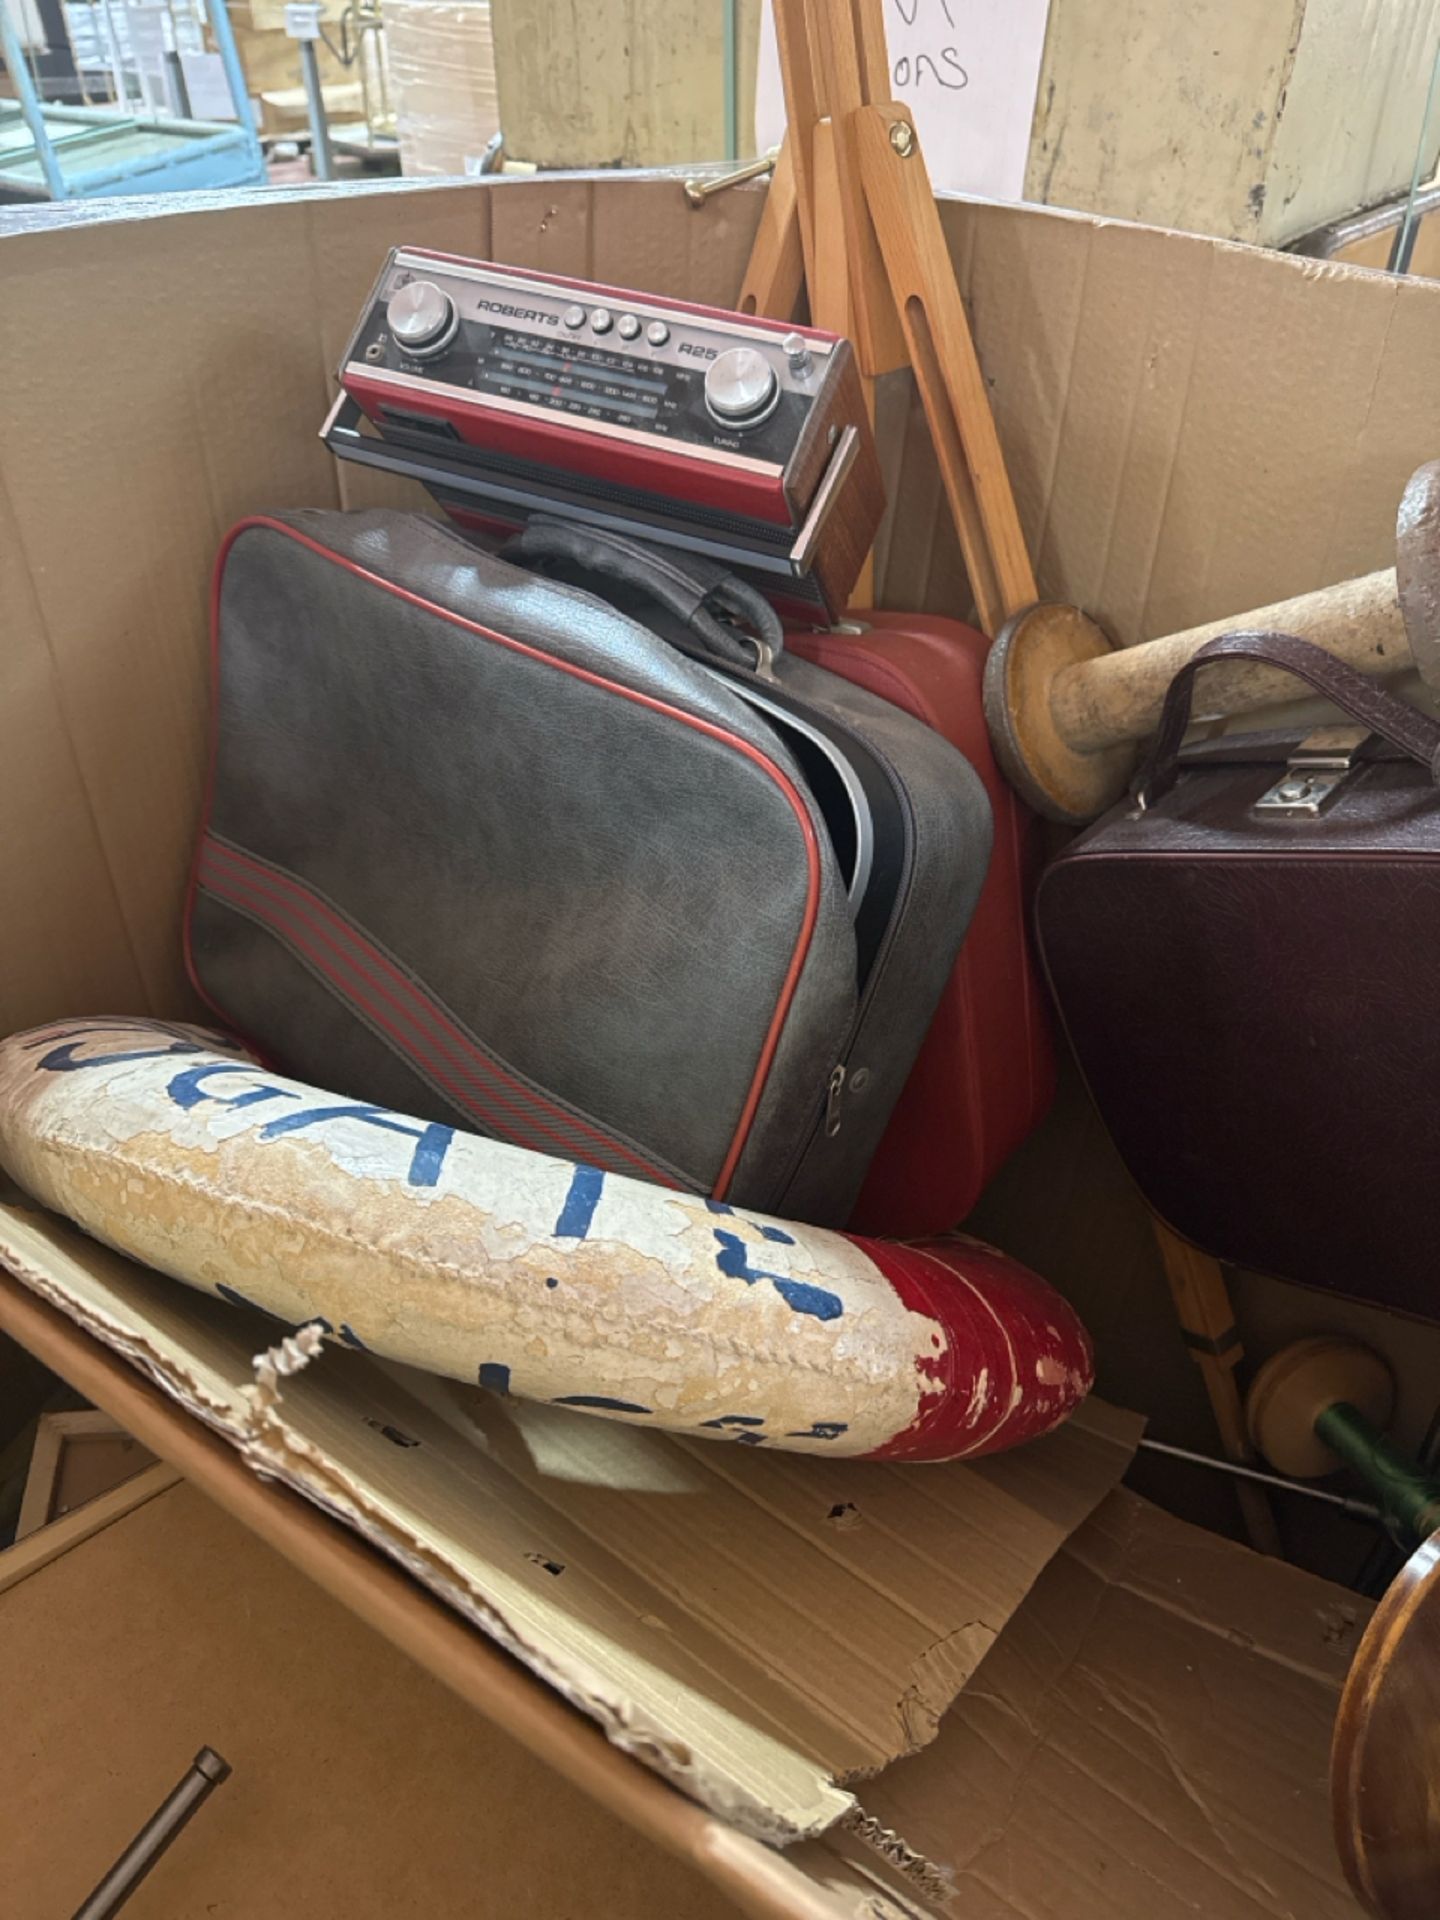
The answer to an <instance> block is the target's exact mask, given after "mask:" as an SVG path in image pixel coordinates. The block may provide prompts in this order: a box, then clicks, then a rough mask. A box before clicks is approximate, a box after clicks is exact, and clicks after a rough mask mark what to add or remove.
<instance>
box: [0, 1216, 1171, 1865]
mask: <svg viewBox="0 0 1440 1920" xmlns="http://www.w3.org/2000/svg"><path fill="white" fill-rule="evenodd" d="M0 1259H3V1261H4V1262H5V1264H6V1265H7V1266H8V1267H9V1268H10V1269H11V1270H12V1271H13V1272H14V1273H15V1274H16V1275H17V1276H18V1277H19V1278H21V1279H22V1280H24V1281H25V1282H26V1283H27V1284H28V1285H29V1286H31V1287H32V1288H34V1289H35V1291H37V1292H38V1293H40V1294H41V1295H42V1296H43V1297H44V1298H45V1299H47V1300H48V1301H50V1302H51V1304H52V1305H55V1306H57V1307H59V1308H60V1309H61V1310H62V1311H64V1312H65V1313H67V1314H68V1315H70V1317H71V1318H73V1319H75V1320H77V1321H78V1322H79V1323H80V1324H81V1325H82V1326H84V1327H85V1328H86V1329H87V1330H88V1331H90V1332H92V1333H94V1334H95V1335H96V1336H97V1337H98V1338H100V1339H101V1340H103V1341H104V1342H106V1344H108V1345H110V1346H112V1347H114V1348H116V1349H117V1350H118V1351H120V1352H121V1353H123V1354H125V1355H126V1357H128V1358H129V1359H131V1360H132V1361H133V1362H134V1363H135V1364H137V1365H139V1366H140V1367H141V1368H142V1369H143V1370H144V1371H145V1372H146V1373H147V1374H148V1375H149V1376H150V1377H151V1378H152V1379H154V1380H155V1381H157V1382H158V1383H159V1384H160V1385H161V1386H163V1387H164V1388H165V1389H166V1391H168V1392H169V1393H170V1394H171V1395H173V1397H174V1398H175V1399H177V1400H178V1401H179V1402H180V1403H181V1404H182V1405H183V1406H185V1407H186V1408H187V1409H188V1410H189V1411H191V1412H193V1413H194V1414H196V1415H197V1416H198V1417H199V1418H200V1419H202V1420H205V1421H206V1422H208V1423H209V1424H210V1425H211V1426H213V1427H215V1428H217V1429H218V1430H219V1431H221V1432H222V1433H224V1434H225V1435H226V1436H227V1437H228V1438H229V1439H231V1440H232V1441H233V1442H234V1443H235V1444H237V1445H238V1446H239V1447H240V1448H241V1449H242V1451H243V1453H244V1455H245V1457H246V1459H247V1460H248V1461H249V1462H250V1464H251V1465H252V1466H254V1467H255V1468H256V1469H257V1470H258V1471H260V1472H262V1473H266V1474H269V1475H272V1476H274V1477H275V1478H277V1479H280V1480H283V1481H284V1482H286V1483H287V1484H288V1485H290V1486H292V1487H294V1488H296V1489H297V1490H298V1491H300V1492H301V1493H303V1494H305V1495H306V1496H307V1497H308V1498H310V1499H312V1500H314V1501H315V1502H316V1503H317V1504H319V1505H321V1506H322V1507H324V1508H326V1509H327V1510H328V1511H329V1512H331V1513H333V1514H335V1515H336V1516H337V1517H339V1518H340V1519H342V1520H344V1521H346V1522H347V1523H348V1524H350V1525H351V1526H353V1527H355V1528H356V1529H357V1530H358V1531H360V1532H361V1533H362V1534H364V1535H365V1537H366V1538H367V1539H369V1540H371V1541H372V1542H373V1543H374V1544H375V1545H377V1546H379V1547H380V1548H382V1549H383V1550H384V1551H385V1552H386V1553H388V1554H390V1555H391V1556H392V1557H393V1558H395V1559H397V1560H399V1561H400V1562H401V1563H402V1564H403V1565H404V1566H406V1567H407V1568H408V1569H409V1570H410V1571H411V1572H412V1573H413V1574H414V1575H415V1576H416V1577H417V1578H418V1579H420V1580H421V1581H423V1582H424V1583H425V1584H426V1585H427V1586H429V1587H430V1588H431V1589H432V1590H433V1591H435V1592H436V1593H438V1594H439V1595H440V1596H441V1597H442V1598H443V1599H445V1600H446V1601H447V1602H449V1604H451V1605H452V1606H454V1607H455V1608H457V1609H458V1610H459V1611H460V1612H462V1613H463V1614H465V1616H466V1617H467V1618H469V1619H471V1620H472V1621H474V1623H475V1624H476V1625H477V1626H479V1627H481V1628H482V1629H483V1630H484V1631H485V1632H486V1633H487V1634H489V1635H490V1636H491V1637H492V1638H494V1639H496V1640H498V1641H499V1642H500V1643H501V1644H502V1645H504V1646H505V1647H507V1648H508V1649H509V1650H510V1651H511V1652H512V1653H514V1654H515V1655H516V1656H517V1657H518V1658H519V1659H521V1660H522V1661H523V1662H524V1663H525V1664H526V1665H527V1666H529V1667H530V1668H531V1669H532V1670H533V1671H534V1672H536V1673H538V1674H539V1675H540V1676H541V1677H542V1678H543V1679H545V1680H546V1681H547V1682H548V1683H549V1684H550V1685H552V1686H553V1687H555V1688H556V1689H557V1690H558V1691H560V1692H561V1693H562V1694H564V1695H565V1697H566V1698H567V1699H569V1700H571V1701H572V1702H573V1703H574V1704H575V1705H577V1706H579V1707H581V1708H582V1709H583V1710H584V1711H585V1712H587V1713H589V1714H590V1715H591V1716H592V1717H593V1718H595V1719H596V1720H597V1721H599V1722H600V1724H601V1725H602V1726H603V1727H604V1729H605V1731H606V1732H607V1734H608V1735H609V1737H610V1738H611V1739H612V1740H614V1741H615V1742H616V1744H617V1745H619V1746H621V1747H623V1748H625V1749H626V1750H627V1751H630V1752H632V1753H634V1754H636V1755H637V1756H638V1757H639V1758H641V1759H643V1760H645V1761H647V1762H648V1763H649V1764H650V1765H652V1766H654V1767H655V1768H657V1769H658V1770H659V1771H660V1772H662V1773H663V1774H664V1775H665V1776H666V1777H667V1778H669V1779H671V1780H672V1781H674V1782H675V1783H676V1784H677V1785H679V1786H680V1787H682V1788H683V1789H684V1790H685V1791H686V1792H688V1793H690V1794H691V1795H692V1796H693V1797H694V1798H696V1799H697V1800H699V1801H700V1802H702V1804H704V1805H706V1806H708V1807H710V1808H712V1809H713V1810H714V1811H716V1812H717V1813H720V1814H721V1815H722V1816H723V1817H725V1818H726V1819H728V1820H730V1821H731V1822H732V1823H733V1824H734V1825H736V1826H737V1827H739V1828H740V1829H741V1830H742V1831H745V1832H748V1833H752V1834H754V1835H756V1836H758V1837H760V1838H764V1839H767V1840H771V1841H773V1842H779V1843H782V1844H783V1843H784V1842H786V1841H789V1840H793V1839H796V1838H799V1837H803V1836H805V1835H809V1834H815V1833H819V1832H821V1831H823V1830H825V1829H826V1828H827V1827H829V1826H831V1825H832V1824H834V1823H835V1822H836V1821H838V1820H841V1819H851V1820H856V1819H860V1818H862V1817H861V1816H859V1815H858V1813H857V1812H856V1810H855V1808H854V1802H853V1799H852V1796H851V1795H850V1794H849V1793H848V1792H847V1791H845V1787H846V1783H848V1782H853V1781H854V1780H856V1779H859V1778H865V1777H869V1776H871V1775H873V1774H875V1773H877V1772H879V1771H880V1770H881V1769H882V1768H884V1767H886V1766H887V1765H888V1764H889V1763H890V1762H891V1761H893V1760H895V1759H896V1758H897V1757H899V1756H900V1755H902V1754H905V1753H909V1752H912V1751H914V1750H915V1749H917V1748H918V1747H920V1746H922V1745H924V1744H925V1743H926V1742H927V1741H929V1740H931V1739H932V1738H933V1737H934V1735H935V1732H936V1729H937V1727H938V1726H939V1723H940V1718H941V1715H942V1714H943V1713H944V1711H945V1709H946V1707H947V1706H948V1705H949V1704H950V1702H951V1701H952V1700H953V1699H954V1697H955V1695H956V1693H957V1692H958V1691H959V1689H960V1688H962V1687H963V1686H964V1684H965V1682H966V1681H967V1680H968V1679H969V1677H970V1675H971V1674H972V1673H973V1672H974V1671H975V1668H976V1667H977V1666H978V1665H979V1663H980V1661H981V1659H982V1658H983V1657H984V1655H985V1653H986V1651H987V1650H988V1649H989V1647H990V1646H991V1645H992V1644H993V1643H994V1641H995V1639H996V1637H997V1636H998V1634H999V1633H1000V1632H1001V1631H1002V1629H1003V1628H1004V1627H1005V1625H1006V1622H1007V1621H1008V1620H1009V1618H1010V1616H1011V1615H1012V1614H1013V1613H1014V1611H1015V1609H1016V1607H1017V1606H1019V1604H1020V1602H1021V1601H1022V1600H1023V1598H1024V1596H1025V1594H1026V1593H1027V1591H1028V1590H1029V1588H1030V1586H1031V1584H1032V1583H1033V1581H1034V1580H1035V1578H1036V1576H1037V1575H1038V1574H1039V1573H1040V1572H1041V1570H1042V1569H1043V1568H1044V1566H1045V1564H1046V1562H1047V1561H1048V1560H1049V1559H1050V1558H1051V1556H1052V1555H1053V1554H1054V1553H1055V1551H1056V1550H1057V1549H1058V1548H1059V1547H1060V1546H1061V1544H1062V1543H1063V1542H1064V1540H1065V1539H1066V1537H1067V1536H1068V1535H1069V1533H1071V1532H1072V1531H1073V1529H1074V1528H1075V1527H1077V1526H1078V1525H1080V1524H1081V1522H1082V1521H1083V1520H1084V1519H1085V1518H1086V1516H1087V1515H1088V1514H1089V1513H1090V1512H1091V1511H1092V1510H1093V1509H1094V1507H1095V1505H1096V1503H1097V1502H1098V1501H1099V1500H1100V1499H1101V1498H1103V1496H1104V1494H1105V1493H1106V1492H1107V1491H1108V1490H1109V1489H1110V1488H1111V1487H1113V1486H1114V1485H1115V1483H1116V1482H1117V1480H1118V1479H1119V1477H1120V1475H1121V1473H1122V1472H1123V1471H1124V1468H1125V1466H1126V1464H1127V1462H1128V1460H1129V1458H1130V1454H1131V1451H1132V1448H1133V1444H1134V1440H1135V1438H1136V1437H1137V1436H1138V1432H1139V1424H1140V1423H1139V1422H1138V1420H1136V1419H1135V1418H1134V1417H1133V1416H1130V1415H1125V1414H1118V1413H1116V1412H1115V1411H1114V1410H1112V1409H1110V1408H1107V1407H1105V1406H1103V1405H1100V1404H1098V1403H1092V1404H1091V1405H1089V1406H1087V1407H1086V1408H1083V1409H1082V1410H1081V1412H1080V1414H1079V1415H1077V1416H1076V1417H1075V1418H1074V1419H1073V1420H1072V1421H1071V1422H1070V1424H1069V1425H1068V1426H1067V1427H1065V1428H1063V1429H1062V1430H1061V1431H1059V1432H1058V1433H1056V1434H1053V1435H1051V1436H1050V1437H1049V1438H1048V1439H1046V1440H1043V1441H1040V1442H1038V1443H1036V1444H1035V1445H1033V1446H1031V1447H1028V1448H1026V1449H1024V1450H1023V1451H1022V1452H1019V1453H1016V1454H1009V1455H999V1456H996V1457H994V1458H991V1459H988V1460H985V1461H983V1462H979V1463H977V1464H976V1465H974V1466H964V1465H959V1464H957V1465H954V1466H948V1467H935V1466H891V1465H885V1464H882V1463H875V1462H843V1461H824V1460H811V1459H808V1458H806V1459H800V1458H798V1457H796V1458H790V1457H786V1456H782V1455H764V1454H761V1453H759V1452H758V1451H757V1450H755V1449H751V1448H746V1447H741V1446H737V1445H733V1444H731V1445H727V1444H725V1443H722V1442H714V1443H711V1444H710V1445H708V1446H707V1445H706V1444H704V1443H700V1442H686V1441H680V1440H676V1439H674V1438H672V1437H670V1436H667V1435H664V1434H659V1433H651V1432H645V1431H642V1430H639V1429H636V1428H632V1427H626V1426H622V1425H619V1424H613V1423H608V1422H603V1421H599V1420H595V1419H591V1418H589V1417H587V1416H585V1415H581V1414H571V1413H567V1412H564V1411H562V1410H559V1409H556V1408H551V1407H541V1406H535V1405H527V1404H524V1403H521V1402H515V1401H507V1400H502V1399H500V1398H498V1397H496V1396H495V1395H493V1394H489V1393H487V1392H484V1391H482V1390H481V1389H479V1388H473V1389H472V1388H466V1387H463V1386H460V1385H457V1384H456V1383H454V1382H449V1381H441V1380H438V1379H436V1378H433V1377H432V1376H429V1375H425V1374H421V1373H418V1372H416V1371H414V1370H412V1369H409V1368H400V1367H390V1366H384V1367H382V1366H380V1365H377V1364H376V1363H375V1362H374V1361H373V1360H371V1359H369V1358H367V1357H366V1356H365V1355H363V1354H360V1353H356V1352H353V1351H350V1350H348V1349H347V1348H344V1347H342V1346H340V1345H338V1344H336V1343H335V1342H333V1341H330V1340H325V1339H323V1338H322V1337H321V1335H320V1333H319V1331H318V1330H317V1329H314V1328H309V1329H305V1330H303V1331H302V1332H300V1333H299V1334H297V1335H292V1336H290V1337H289V1338H284V1339H282V1340H281V1341H280V1344H279V1345H278V1346H277V1345H275V1342H276V1337H277V1327H276V1324H275V1323H274V1322H273V1321H269V1320H266V1319H264V1318H263V1317H262V1316H260V1315H258V1314H256V1315H252V1314H248V1313H246V1312H245V1311H243V1310H241V1309H238V1308H234V1307H230V1306H226V1305H223V1304H221V1303H220V1302H218V1301H217V1302H211V1301H210V1300H208V1299H206V1298H205V1297H204V1296H203V1295H200V1294H197V1293H194V1292H192V1291H191V1290H189V1289H186V1288H181V1287H176V1286H175V1285H173V1284H172V1283H171V1282H169V1281H166V1280H163V1279H161V1278H160V1277H159V1276H157V1275H155V1274H153V1273H150V1272H148V1271H147V1270H146V1269H144V1268H141V1267H138V1266H136V1265H134V1264H133V1263H132V1262H130V1261H127V1260H124V1259H121V1258H120V1257H119V1256H118V1255H115V1254H112V1253H109V1252H107V1251H105V1250H104V1249H102V1248H101V1247H99V1246H98V1245H96V1244H95V1243H94V1242H92V1241H90V1240H88V1239H86V1237H85V1236H84V1235H82V1234H80V1233H79V1232H77V1231H76V1230H75V1229H73V1228H71V1227H68V1226H66V1225H65V1224H63V1223H62V1222H60V1221H58V1220H56V1219H55V1218H53V1217H52V1216H49V1215H46V1214H42V1213H39V1212H32V1211H26V1210H23V1209H21V1208H19V1207H5V1208H0ZM267 1348H273V1351H270V1352H268V1353H267V1352H266V1349H267ZM257 1353H259V1354H260V1356H261V1358H260V1362H259V1365H258V1378H257V1369H256V1365H255V1361H254V1356H255V1355H256V1354H257Z"/></svg>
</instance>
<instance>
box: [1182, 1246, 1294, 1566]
mask: <svg viewBox="0 0 1440 1920" xmlns="http://www.w3.org/2000/svg"><path fill="white" fill-rule="evenodd" d="M1150 1224H1151V1226H1152V1228H1153V1229H1154V1232H1155V1240H1156V1244H1157V1245H1158V1246H1159V1248H1160V1258H1161V1259H1162V1260H1163V1261H1164V1263H1165V1278H1166V1279H1167V1280H1168V1281H1169V1283H1170V1298H1171V1299H1172V1300H1173V1301H1174V1303H1175V1317H1176V1319H1177V1320H1178V1321H1179V1322H1180V1330H1181V1332H1182V1333H1183V1334H1184V1335H1185V1344H1186V1345H1187V1346H1188V1347H1189V1349H1190V1353H1191V1358H1192V1359H1193V1360H1194V1362H1195V1364H1196V1366H1198V1367H1199V1369H1200V1377H1201V1379H1202V1380H1203V1381H1204V1382H1205V1391H1206V1393H1207V1394H1208V1395H1209V1397H1210V1410H1211V1412H1212V1413H1213V1414H1214V1416H1215V1425H1216V1428H1217V1429H1218V1431H1219V1434H1220V1444H1221V1446H1222V1448H1223V1449H1224V1453H1225V1457H1226V1459H1227V1460H1233V1461H1235V1463H1236V1464H1237V1465H1238V1466H1253V1465H1254V1464H1255V1450H1254V1448H1253V1447H1252V1446H1251V1445H1250V1436H1249V1433H1248V1432H1247V1431H1246V1427H1245V1408H1244V1403H1243V1402H1242V1400H1241V1398H1240V1389H1239V1387H1238V1386H1237V1385H1236V1384H1235V1368H1236V1367H1237V1366H1238V1364H1239V1363H1240V1361H1241V1360H1243V1359H1244V1357H1245V1350H1244V1348H1243V1347H1242V1346H1241V1345H1240V1335H1239V1333H1238V1332H1237V1331H1236V1327H1235V1313H1234V1309H1233V1308H1232V1306H1231V1304H1230V1289H1229V1288H1228V1287H1227V1286H1226V1284H1225V1275H1224V1274H1223V1272H1222V1271H1221V1269H1220V1263H1219V1262H1218V1261H1217V1260H1212V1259H1211V1258H1210V1256H1209V1254H1208V1253H1201V1252H1200V1251H1199V1249H1198V1248H1197V1247H1192V1246H1190V1245H1189V1244H1188V1242H1186V1241H1184V1240H1181V1239H1179V1238H1178V1237H1177V1236H1176V1235H1175V1234H1173V1233H1172V1232H1171V1231H1170V1229H1169V1228H1168V1227H1167V1226H1166V1225H1165V1224H1164V1223H1163V1221H1160V1220H1158V1219H1156V1218H1155V1216H1154V1215H1153V1214H1152V1215H1151V1219H1150ZM1235 1497H1236V1499H1237V1500H1238V1502H1239V1504H1240V1513H1241V1517H1242V1519H1243V1520H1244V1522H1245V1531H1246V1532H1247V1533H1248V1534H1249V1536H1250V1544H1251V1545H1252V1546H1253V1547H1255V1549H1256V1550H1257V1551H1258V1552H1260V1553H1268V1554H1274V1555H1276V1556H1277V1557H1279V1556H1280V1554H1281V1546H1280V1533H1279V1529H1278V1528H1277V1527H1276V1525H1275V1515H1274V1514H1273V1513H1272V1512H1271V1510H1270V1502H1269V1500H1268V1499H1267V1498H1266V1496H1265V1492H1264V1489H1263V1488H1261V1487H1258V1486H1256V1485H1255V1484H1254V1483H1253V1482H1249V1481H1244V1480H1237V1481H1236V1482H1235Z"/></svg>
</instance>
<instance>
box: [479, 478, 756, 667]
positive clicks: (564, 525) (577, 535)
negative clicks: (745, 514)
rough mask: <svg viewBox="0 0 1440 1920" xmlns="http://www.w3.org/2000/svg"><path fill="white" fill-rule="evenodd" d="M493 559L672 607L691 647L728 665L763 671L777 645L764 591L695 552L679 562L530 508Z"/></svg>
mask: <svg viewBox="0 0 1440 1920" xmlns="http://www.w3.org/2000/svg"><path fill="white" fill-rule="evenodd" d="M501 558H502V559H505V560H510V561H513V562H515V563H516V564H517V565H520V566H527V567H530V568H531V569H532V570H534V571H536V572H542V573H551V574H556V575H558V576H559V577H560V578H562V579H564V580H567V581H568V582H569V583H570V584H571V585H575V586H579V585H589V586H592V587H593V585H594V584H595V583H599V587H600V590H601V591H603V589H604V587H605V586H606V585H608V584H612V583H619V584H620V585H621V586H623V587H625V588H627V589H628V590H629V591H630V592H632V593H639V594H640V595H642V596H643V597H644V598H646V599H648V600H651V601H654V602H655V603H656V604H657V605H658V606H660V607H661V608H663V609H664V610H665V611H666V612H667V613H670V614H673V615H674V616H675V617H676V618H677V619H679V620H680V621H681V622H683V624H684V626H685V628H686V631H687V634H688V636H689V637H690V638H692V639H693V640H694V641H695V642H696V643H697V645H698V646H700V647H701V648H702V649H703V650H704V651H705V652H706V653H709V654H711V655H712V656H713V657H714V658H715V659H717V660H723V661H724V662H726V664H727V665H729V666H735V667H755V668H758V669H759V670H760V671H762V672H763V671H765V669H766V668H767V667H768V666H769V663H770V660H771V658H772V657H773V656H774V655H775V654H777V653H779V652H780V651H781V649H782V648H783V646H784V644H785V629H784V627H783V626H782V625H781V624H780V616H779V614H778V613H776V611H775V609H774V608H773V607H772V606H771V604H770V602H769V601H768V600H767V599H766V598H765V597H764V595H763V594H762V593H760V592H759V590H758V589H757V588H755V587H752V586H750V585H749V583H748V582H747V581H744V580H741V579H739V578H738V577H737V576H736V575H735V574H733V573H729V572H727V571H726V570H725V568H724V567H721V566H717V565H716V563H715V562H714V561H710V560H705V559H702V558H701V557H700V556H699V555H696V554H687V555H686V556H685V560H684V562H683V563H682V562H681V561H679V560H678V559H677V558H676V557H675V556H674V555H673V554H672V553H670V552H669V551H668V550H667V549H665V548H663V547H656V546H651V545H649V544H648V543H647V542H645V541H643V540H632V539H630V538H629V537H628V536H627V535H625V534H621V533H613V532H611V531H610V530H609V529H608V528H600V527H584V526H580V525H577V524H576V523H575V522H573V521H569V520H555V519H551V518H550V517H549V516H548V515H545V514H537V515H535V516H534V517H533V518H532V519H530V520H529V521H528V522H527V523H526V525H525V526H524V527H522V528H521V530H520V532H519V533H517V534H516V535H515V536H514V538H513V539H511V540H509V541H508V542H507V543H506V545H505V547H504V549H503V551H502V554H501ZM737 623H738V624H737ZM742 627H744V628H749V630H750V632H749V633H748V634H747V633H745V632H744V631H742V630H741V629H742ZM752 636H753V637H752Z"/></svg>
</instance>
